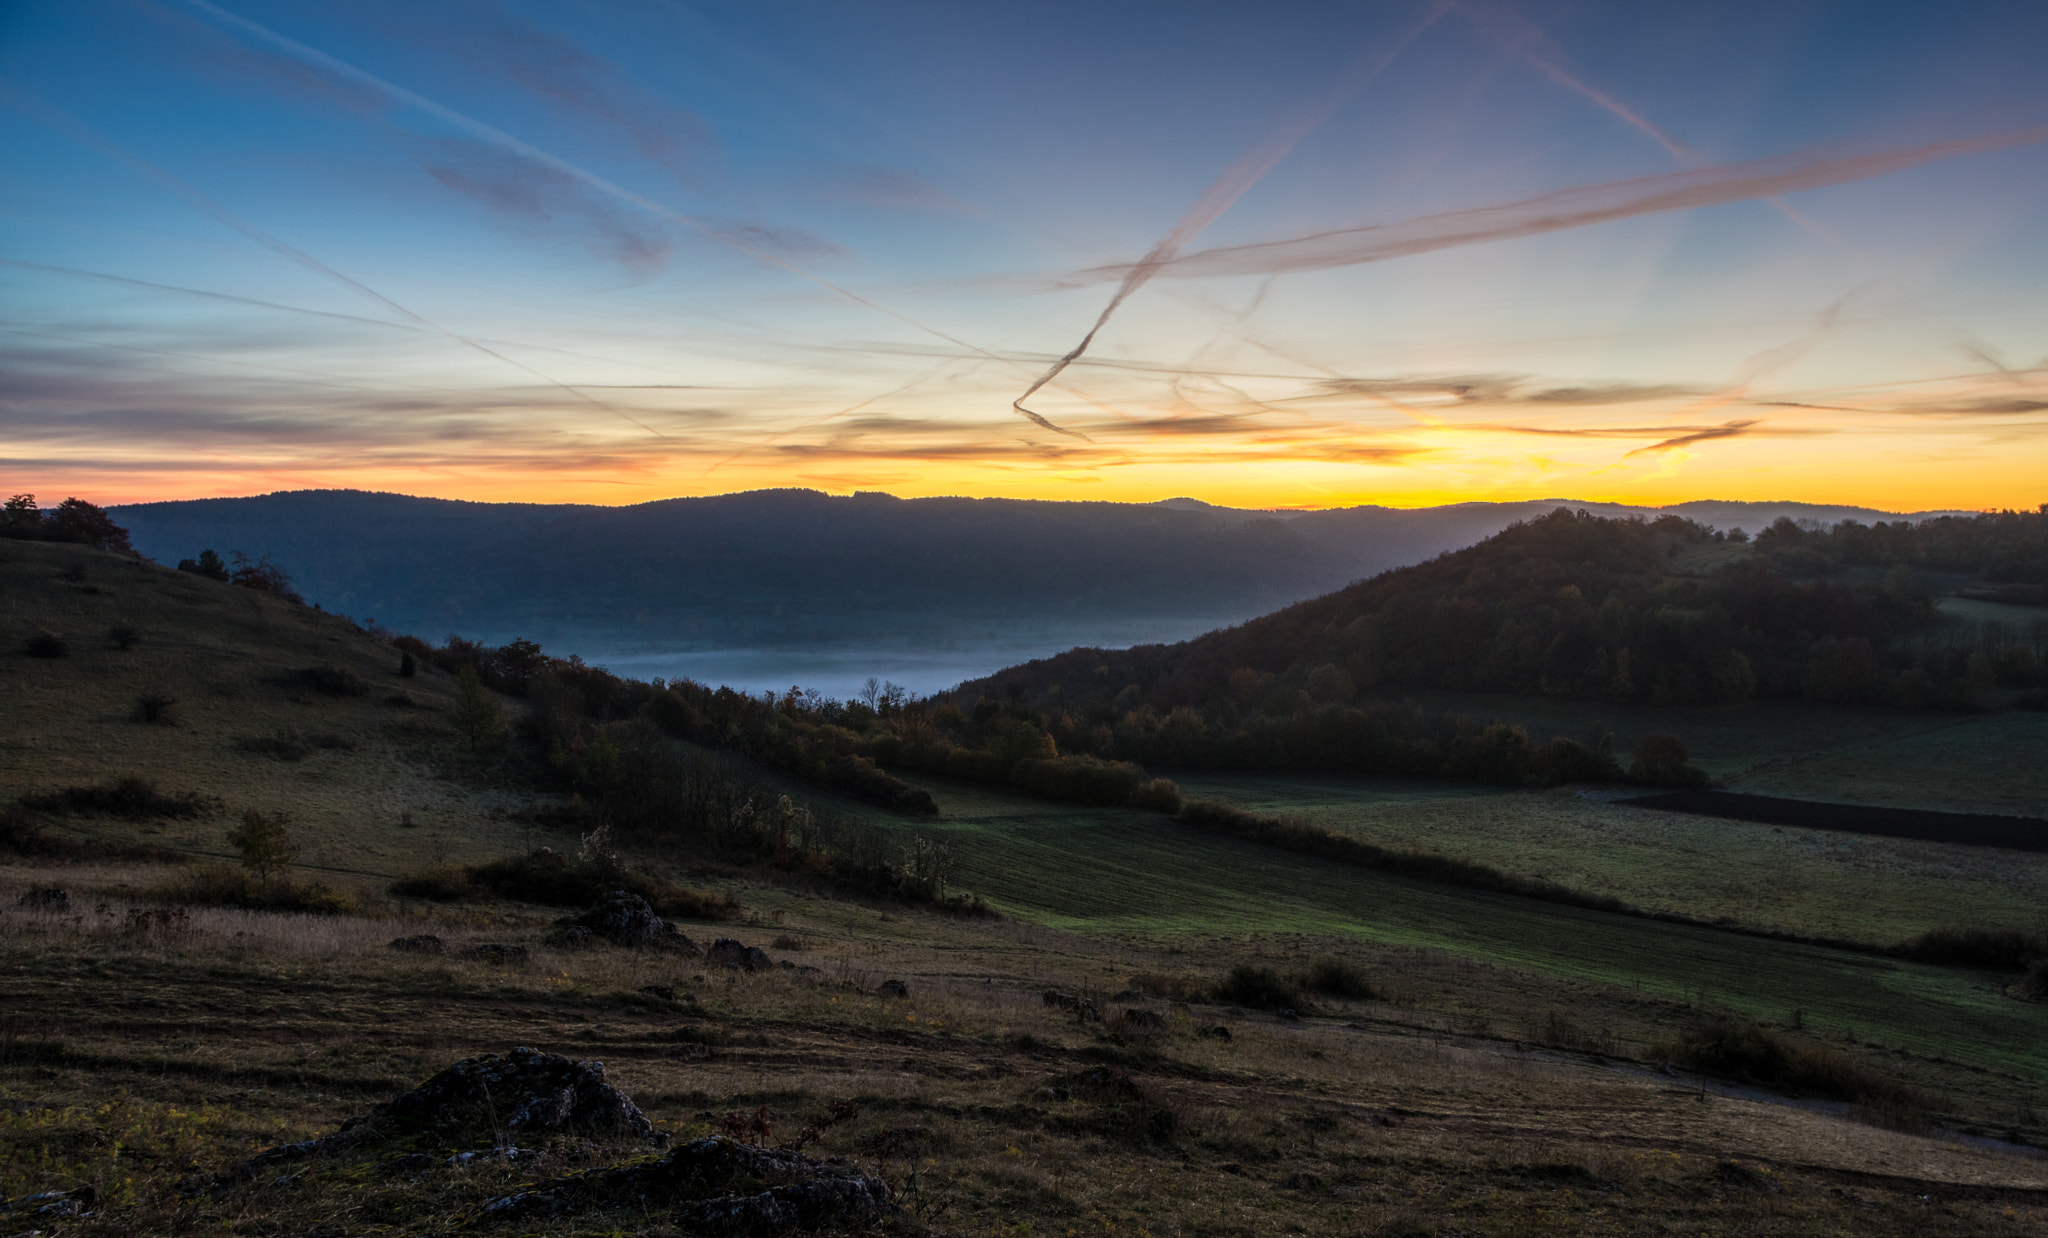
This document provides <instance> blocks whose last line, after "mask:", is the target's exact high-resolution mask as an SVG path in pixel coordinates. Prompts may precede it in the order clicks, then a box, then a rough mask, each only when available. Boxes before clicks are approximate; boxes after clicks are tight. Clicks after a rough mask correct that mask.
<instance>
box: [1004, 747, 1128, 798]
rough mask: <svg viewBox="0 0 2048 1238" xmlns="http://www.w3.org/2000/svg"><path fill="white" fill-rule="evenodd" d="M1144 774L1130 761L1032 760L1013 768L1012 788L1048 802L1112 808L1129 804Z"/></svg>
mask: <svg viewBox="0 0 2048 1238" xmlns="http://www.w3.org/2000/svg"><path fill="white" fill-rule="evenodd" d="M1142 774H1143V771H1141V770H1140V769H1139V768H1138V767H1137V766H1135V765H1132V764H1131V763H1130V762H1128V761H1104V760H1101V759H1100V758H1097V757H1090V756H1064V757H1030V758H1026V759H1024V760H1021V761H1018V762H1017V763H1016V764H1015V765H1013V766H1011V767H1010V785H1011V786H1014V787H1016V788H1017V789H1019V790H1021V791H1028V792H1030V793H1031V794H1033V795H1043V796H1045V797H1046V798H1047V799H1055V800H1069V801H1073V802H1075V803H1081V804H1101V805H1105V806H1110V805H1117V804H1126V803H1129V802H1130V799H1131V796H1132V795H1133V794H1134V793H1135V792H1136V791H1137V789H1138V781H1139V779H1140V777H1141V776H1142Z"/></svg>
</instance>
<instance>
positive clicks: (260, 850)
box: [227, 808, 299, 882]
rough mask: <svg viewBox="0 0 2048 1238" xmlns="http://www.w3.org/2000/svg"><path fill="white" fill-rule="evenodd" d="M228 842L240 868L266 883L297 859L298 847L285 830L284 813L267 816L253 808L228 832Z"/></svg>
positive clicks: (287, 830)
mask: <svg viewBox="0 0 2048 1238" xmlns="http://www.w3.org/2000/svg"><path fill="white" fill-rule="evenodd" d="M227 840H228V845H229V846H231V847H233V848H234V849H235V850H237V851H239V852H241V853H242V867H243V868H246V869H248V870H249V871H250V872H252V873H255V874H256V876H257V878H258V879H259V880H262V881H265V882H268V881H269V880H270V879H271V878H272V877H273V876H275V875H276V874H277V873H278V872H279V871H280V870H282V869H286V868H290V867H291V864H292V861H294V860H296V859H298V858H299V844H298V843H297V842H296V841H294V840H293V838H292V835H291V830H289V829H288V828H286V817H285V815H284V814H283V813H272V814H267V815H266V814H264V813H260V812H257V811H256V810H255V809H253V808H252V809H250V810H249V811H247V812H245V813H243V814H242V823H241V824H240V825H238V826H236V827H235V828H234V829H231V830H229V831H228V834H227Z"/></svg>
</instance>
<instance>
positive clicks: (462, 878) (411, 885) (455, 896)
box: [390, 864, 485, 903]
mask: <svg viewBox="0 0 2048 1238" xmlns="http://www.w3.org/2000/svg"><path fill="white" fill-rule="evenodd" d="M390 890H391V893H393V894H395V895H397V896H398V897H399V898H423V899H426V900H428V901H429V902H435V903H464V902H468V901H470V900H471V899H476V898H482V897H483V896H484V894H485V891H483V890H479V889H478V888H477V887H476V885H475V884H474V883H473V882H471V881H470V879H469V870H468V869H466V868H463V867H462V866H461V865H458V864H435V865H432V866H430V867H427V868H423V869H421V870H419V871H418V872H416V873H408V874H406V875H405V876H403V877H400V878H399V879H398V880H396V881H394V882H392V883H391V886H390Z"/></svg>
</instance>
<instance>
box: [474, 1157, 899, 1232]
mask: <svg viewBox="0 0 2048 1238" xmlns="http://www.w3.org/2000/svg"><path fill="white" fill-rule="evenodd" d="M892 1204H893V1196H892V1194H891V1192H890V1190H889V1185H888V1184H887V1183H886V1182H883V1181H882V1180H881V1179H879V1178H870V1177H868V1176H867V1175H866V1174H863V1173H861V1172H860V1170H859V1169H858V1168H856V1167H855V1166H853V1165H851V1164H849V1163H847V1162H844V1161H819V1160H813V1159H812V1158H810V1157H808V1156H805V1155H804V1154H803V1153H801V1152H787V1151H783V1150H782V1149H779V1148H763V1147H758V1146H755V1145H752V1144H744V1143H738V1142H736V1141H734V1140H731V1139H722V1138H711V1139H698V1140H694V1141H692V1142H690V1143H686V1144H683V1145H681V1146H680V1147H677V1148H675V1149H673V1150H672V1151H670V1152H669V1153H668V1154H667V1155H666V1156H663V1157H661V1158H660V1159H658V1160H653V1161H647V1162H643V1163H641V1164H637V1165H621V1166H617V1167H615V1168H611V1169H597V1170H591V1171H588V1172H586V1173H580V1174H576V1175H573V1176H571V1177H567V1178H562V1179H559V1180H557V1181H555V1182H552V1183H543V1184H540V1185H537V1186H534V1187H532V1188H531V1189H528V1190H524V1191H520V1192H518V1193H516V1194H512V1195H506V1196H503V1197H501V1198H499V1199H494V1200H492V1201H491V1202H489V1203H487V1204H485V1205H484V1209H483V1215H484V1217H485V1219H487V1220H493V1221H513V1220H522V1219H525V1218H530V1217H547V1216H563V1215H568V1214H571V1213H579V1212H594V1211H598V1210H601V1209H606V1208H631V1209H633V1210H634V1211H635V1212H654V1211H660V1212H667V1213H670V1214H671V1215H672V1216H673V1217H674V1218H675V1221H676V1223H677V1224H678V1225H679V1226H680V1227H681V1228H683V1229H684V1230H685V1231H687V1232H689V1233H692V1234H702V1235H706V1236H707V1238H754V1236H757V1235H775V1234H786V1233H791V1232H794V1231H797V1230H814V1229H819V1228H822V1227H826V1226H833V1227H859V1226H867V1225H872V1224H874V1223H875V1222H876V1221H879V1220H880V1219H881V1218H882V1216H883V1215H884V1214H885V1213H887V1212H888V1211H889V1209H890V1208H891V1206H892Z"/></svg>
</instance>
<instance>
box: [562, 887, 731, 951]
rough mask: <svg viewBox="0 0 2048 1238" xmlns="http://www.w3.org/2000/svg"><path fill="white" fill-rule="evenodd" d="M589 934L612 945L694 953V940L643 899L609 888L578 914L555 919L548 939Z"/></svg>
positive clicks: (580, 939)
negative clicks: (602, 896) (608, 892)
mask: <svg viewBox="0 0 2048 1238" xmlns="http://www.w3.org/2000/svg"><path fill="white" fill-rule="evenodd" d="M578 929H581V930H583V932H582V934H580V935H579V934H578V933H577V932H576V930H578ZM593 937H594V938H597V939H599V940H602V941H608V942H610V943H611V944H613V945H615V946H630V947H633V948H635V949H641V950H647V949H655V950H680V951H683V952H684V953H686V954H692V955H694V954H696V953H697V946H696V943H695V942H692V941H691V940H690V939H689V938H688V937H685V936H683V932H682V930H681V929H679V928H677V927H676V926H675V925H673V924H670V923H669V922H668V921H666V920H664V919H662V918H661V917H660V916H658V915H656V914H654V908H653V907H651V906H649V905H648V903H647V900H646V899H644V898H641V897H640V896H639V895H637V894H629V893H627V892H626V891H624V890H613V891H612V892H611V893H610V894H607V895H605V897H604V901H603V902H601V903H599V904H598V905H597V906H595V907H592V908H591V909H590V910H589V911H586V912H584V913H583V914H582V915H580V916H571V917H568V918H566V919H562V920H558V921H556V922H555V931H554V932H553V933H552V934H550V935H549V938H548V940H549V941H550V942H551V943H554V944H558V945H563V944H578V943H588V942H589V941H590V939H591V938H593ZM572 939H573V940H572Z"/></svg>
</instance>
